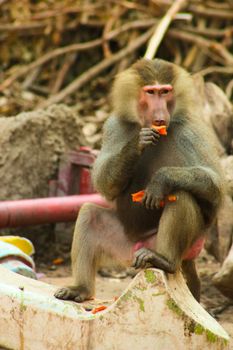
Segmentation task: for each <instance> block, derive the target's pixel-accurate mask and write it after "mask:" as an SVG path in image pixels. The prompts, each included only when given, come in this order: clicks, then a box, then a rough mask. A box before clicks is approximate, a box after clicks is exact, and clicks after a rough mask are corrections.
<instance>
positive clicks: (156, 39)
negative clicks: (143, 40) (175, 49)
mask: <svg viewBox="0 0 233 350" xmlns="http://www.w3.org/2000/svg"><path fill="white" fill-rule="evenodd" d="M185 3H186V0H176V1H175V2H174V3H173V5H172V6H171V7H170V9H169V10H168V11H167V13H166V14H165V16H164V17H163V18H162V20H161V21H160V23H159V24H158V26H157V28H156V30H155V33H154V35H153V36H152V38H151V40H150V41H149V45H148V48H147V50H146V53H145V55H144V57H145V58H148V59H152V58H153V57H154V56H155V54H156V52H157V49H158V47H159V45H160V43H161V41H162V39H163V37H164V34H165V33H166V31H167V29H168V27H169V25H170V23H171V22H172V20H173V18H174V17H175V15H176V14H177V12H179V11H180V9H181V8H182V7H183V6H184V5H185Z"/></svg>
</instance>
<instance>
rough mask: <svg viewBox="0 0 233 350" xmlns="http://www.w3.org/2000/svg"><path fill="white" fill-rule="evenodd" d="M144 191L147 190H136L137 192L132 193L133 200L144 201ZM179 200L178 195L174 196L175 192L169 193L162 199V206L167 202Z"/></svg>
mask: <svg viewBox="0 0 233 350" xmlns="http://www.w3.org/2000/svg"><path fill="white" fill-rule="evenodd" d="M144 193H145V191H144V190H142V191H139V192H136V193H132V194H131V196H132V201H133V202H141V201H142V198H143V196H144ZM176 200H177V198H176V196H174V195H173V194H171V195H169V196H167V197H166V199H165V200H163V201H161V202H160V207H164V206H165V204H166V202H175V201H176Z"/></svg>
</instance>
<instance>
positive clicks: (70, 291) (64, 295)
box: [54, 286, 92, 303]
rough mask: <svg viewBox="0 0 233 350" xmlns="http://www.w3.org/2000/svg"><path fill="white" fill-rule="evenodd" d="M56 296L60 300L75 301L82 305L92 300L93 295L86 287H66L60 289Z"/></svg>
mask: <svg viewBox="0 0 233 350" xmlns="http://www.w3.org/2000/svg"><path fill="white" fill-rule="evenodd" d="M54 296H55V297H56V298H58V299H62V300H73V301H76V302H78V303H81V302H82V301H84V300H89V299H91V297H92V296H91V295H90V293H89V292H88V290H87V288H85V287H82V286H80V287H73V286H72V287H64V288H59V289H58V290H57V291H56V292H55V293H54Z"/></svg>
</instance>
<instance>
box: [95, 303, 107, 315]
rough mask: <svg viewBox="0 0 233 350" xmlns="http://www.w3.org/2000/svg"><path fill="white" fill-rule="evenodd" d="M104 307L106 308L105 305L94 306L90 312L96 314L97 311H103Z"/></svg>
mask: <svg viewBox="0 0 233 350" xmlns="http://www.w3.org/2000/svg"><path fill="white" fill-rule="evenodd" d="M105 309H107V306H105V305H101V306H98V307H95V308H94V309H93V310H92V311H91V313H92V314H97V312H100V311H103V310H105Z"/></svg>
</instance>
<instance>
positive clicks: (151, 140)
mask: <svg viewBox="0 0 233 350" xmlns="http://www.w3.org/2000/svg"><path fill="white" fill-rule="evenodd" d="M159 138H160V135H159V132H158V131H156V130H155V129H152V128H142V129H141V131H140V134H139V147H140V149H144V148H145V147H147V146H151V145H153V146H155V145H156V144H157V143H158V140H159Z"/></svg>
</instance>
